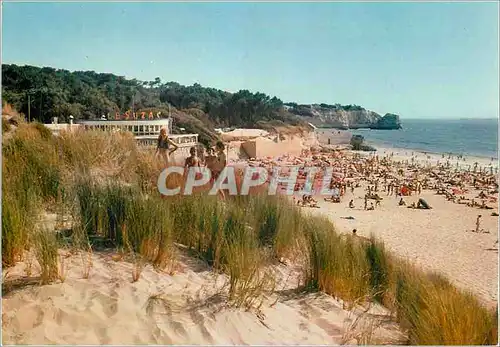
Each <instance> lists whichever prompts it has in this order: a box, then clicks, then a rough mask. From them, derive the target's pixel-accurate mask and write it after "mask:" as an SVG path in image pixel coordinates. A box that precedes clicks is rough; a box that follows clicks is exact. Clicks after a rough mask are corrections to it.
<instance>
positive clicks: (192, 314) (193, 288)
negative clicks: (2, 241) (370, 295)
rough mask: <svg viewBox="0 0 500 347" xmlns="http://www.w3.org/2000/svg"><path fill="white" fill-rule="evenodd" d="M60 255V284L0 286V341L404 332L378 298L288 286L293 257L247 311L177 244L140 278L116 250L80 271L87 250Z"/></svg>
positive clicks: (349, 337) (296, 338) (344, 338)
mask: <svg viewBox="0 0 500 347" xmlns="http://www.w3.org/2000/svg"><path fill="white" fill-rule="evenodd" d="M61 256H62V257H64V258H65V267H66V279H65V281H64V283H57V284H52V285H47V286H39V285H36V283H34V285H25V286H24V288H22V290H20V289H21V288H17V289H15V288H14V289H9V288H4V293H6V294H4V296H3V298H2V303H3V317H2V318H3V319H2V321H3V325H2V332H3V337H2V338H3V341H2V342H3V343H4V344H65V345H68V344H119V345H125V344H130V345H133V344H194V345H196V344H201V345H213V344H215V345H243V344H250V345H283V344H285V345H296V344H310V345H324V344H334V345H339V344H342V343H353V344H356V343H357V342H358V341H368V342H372V343H384V344H394V343H398V341H399V340H400V339H401V337H402V336H403V335H402V334H401V333H400V332H399V329H398V327H397V325H396V324H395V323H392V322H390V321H387V315H388V314H389V313H388V312H387V310H385V309H384V308H382V307H380V306H376V305H375V306H373V307H372V308H371V309H370V311H368V312H364V311H361V310H359V309H353V310H346V309H344V308H343V305H342V302H341V301H338V300H335V299H333V298H332V297H331V296H328V295H326V294H321V293H311V294H303V295H296V294H294V289H295V288H296V286H297V276H298V272H297V271H294V269H293V267H290V266H288V267H287V266H284V265H277V266H275V267H273V271H274V272H275V276H276V277H277V278H278V279H279V285H278V289H279V291H278V292H276V293H275V294H272V295H270V296H269V297H267V299H265V302H264V304H263V305H262V306H261V308H260V309H259V310H258V311H245V310H243V309H239V308H231V307H228V306H227V305H226V302H227V297H226V296H227V280H228V278H227V276H225V275H217V274H214V272H213V271H212V269H211V268H209V267H208V266H207V265H206V264H204V263H202V262H200V261H197V260H194V259H193V258H192V257H189V256H186V255H185V254H182V252H181V253H179V256H178V258H177V261H176V265H175V268H173V269H171V270H170V271H168V272H161V271H157V270H155V269H153V268H152V267H151V266H149V265H147V266H146V267H145V268H144V269H143V271H142V273H141V277H140V279H139V281H137V282H131V277H132V275H131V274H132V272H133V265H132V264H131V263H129V262H126V261H123V260H117V259H116V255H115V254H99V255H95V254H94V255H92V256H91V258H90V259H91V260H92V269H91V272H90V275H89V277H88V278H87V279H84V278H82V271H83V270H84V266H83V265H82V256H83V258H84V259H87V257H88V255H87V254H83V255H81V254H74V255H71V254H67V253H61ZM24 267H25V265H24V264H19V265H18V266H16V267H14V268H12V269H10V271H9V273H8V275H7V277H8V279H9V281H12V280H15V279H16V278H21V277H23V276H24V272H25V269H24ZM4 277H5V274H4ZM373 324H375V326H372V325H373ZM367 332H370V335H371V336H370V337H369V340H366V339H367V336H365V335H366V334H367ZM363 339H365V340H363Z"/></svg>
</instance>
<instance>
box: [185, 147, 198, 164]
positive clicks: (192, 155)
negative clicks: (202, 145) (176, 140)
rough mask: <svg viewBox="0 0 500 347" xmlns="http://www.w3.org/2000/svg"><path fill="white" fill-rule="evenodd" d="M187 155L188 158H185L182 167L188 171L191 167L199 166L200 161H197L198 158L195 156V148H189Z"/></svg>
mask: <svg viewBox="0 0 500 347" xmlns="http://www.w3.org/2000/svg"><path fill="white" fill-rule="evenodd" d="M189 154H190V156H189V157H187V158H186V161H185V162H184V167H185V168H187V169H189V168H190V167H193V166H198V167H199V166H200V160H199V159H198V156H197V155H196V148H195V147H191V148H190V149H189Z"/></svg>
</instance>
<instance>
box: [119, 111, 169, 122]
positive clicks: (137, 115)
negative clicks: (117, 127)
mask: <svg viewBox="0 0 500 347" xmlns="http://www.w3.org/2000/svg"><path fill="white" fill-rule="evenodd" d="M160 116H161V112H157V113H156V114H153V112H149V113H146V112H131V111H127V112H125V114H119V113H115V120H137V119H160Z"/></svg>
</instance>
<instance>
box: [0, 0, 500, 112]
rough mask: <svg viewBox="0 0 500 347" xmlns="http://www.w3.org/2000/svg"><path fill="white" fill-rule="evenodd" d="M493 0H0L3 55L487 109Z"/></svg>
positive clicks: (370, 101) (494, 98)
mask: <svg viewBox="0 0 500 347" xmlns="http://www.w3.org/2000/svg"><path fill="white" fill-rule="evenodd" d="M498 6H499V5H498V3H496V2H489V3H488V2H483V3H481V2H470V3H461V2H454V3H450V2H447V3H446V2H443V3H418V2H413V3H394V2H392V3H390V2H385V3H374V2H368V3H367V2H364V3H362V2H360V3H346V2H344V3H339V2H332V3H324V2H323V3H241V2H240V3H220V2H219V3H158V2H150V3H132V2H128V3H127V2H121V3H119V2H114V3H113V2H108V3H70V2H59V3H15V2H5V1H4V2H3V4H2V17H3V18H2V63H12V64H18V65H25V64H26V65H36V66H51V67H54V68H61V69H67V70H71V71H74V70H94V71H97V72H110V73H114V74H117V75H121V76H126V77H128V78H137V79H139V80H153V79H154V78H155V77H160V78H161V80H162V81H164V82H166V81H176V82H179V83H181V84H185V85H191V84H193V83H200V84H201V85H203V86H209V87H215V88H219V89H223V90H226V91H230V92H236V91H238V90H240V89H248V90H250V91H252V92H256V91H260V92H264V93H266V94H269V95H271V96H277V97H279V98H280V99H281V100H283V101H284V102H289V101H294V102H297V103H328V104H335V103H340V104H356V105H361V106H363V107H365V108H367V109H370V110H373V111H375V112H378V113H380V114H385V113H387V112H390V113H396V114H399V115H400V116H401V118H440V119H443V118H495V117H498V112H499V44H498V41H499V37H498V35H499V31H498V28H499V24H498V13H499V12H498V9H499V8H498Z"/></svg>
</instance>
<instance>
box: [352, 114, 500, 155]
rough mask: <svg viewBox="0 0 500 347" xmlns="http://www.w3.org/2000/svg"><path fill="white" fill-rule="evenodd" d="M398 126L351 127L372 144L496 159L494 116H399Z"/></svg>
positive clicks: (496, 125) (382, 146) (496, 127)
mask: <svg viewBox="0 0 500 347" xmlns="http://www.w3.org/2000/svg"><path fill="white" fill-rule="evenodd" d="M401 125H402V127H403V128H402V129H400V130H371V129H358V130H351V132H352V133H353V134H359V135H363V136H364V138H365V142H366V143H367V144H371V145H373V146H374V147H376V148H377V147H381V148H397V149H408V150H415V151H419V152H428V153H447V154H448V153H449V154H452V155H455V156H456V155H465V156H473V157H479V158H485V159H489V160H491V158H493V160H494V161H497V160H498V119H450V120H430V119H418V120H417V119H402V120H401Z"/></svg>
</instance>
